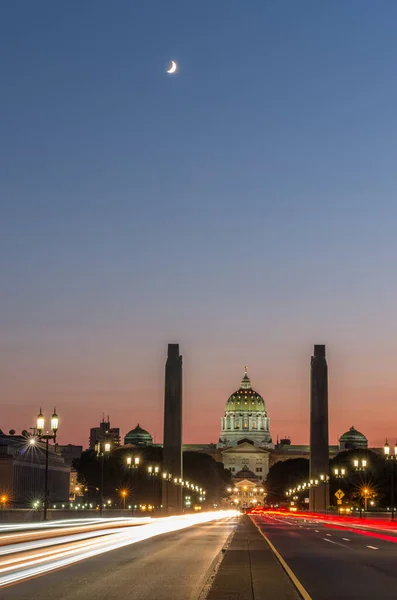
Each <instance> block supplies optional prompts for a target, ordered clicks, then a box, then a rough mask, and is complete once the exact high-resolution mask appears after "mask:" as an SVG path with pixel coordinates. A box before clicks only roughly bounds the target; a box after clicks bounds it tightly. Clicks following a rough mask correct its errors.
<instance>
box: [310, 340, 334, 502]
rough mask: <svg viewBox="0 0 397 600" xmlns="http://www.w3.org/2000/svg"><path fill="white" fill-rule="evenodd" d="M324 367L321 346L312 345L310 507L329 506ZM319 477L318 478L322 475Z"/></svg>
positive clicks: (326, 382) (324, 360) (326, 404)
mask: <svg viewBox="0 0 397 600" xmlns="http://www.w3.org/2000/svg"><path fill="white" fill-rule="evenodd" d="M328 475H329V441H328V366H327V360H326V358H325V345H323V344H318V345H315V346H314V355H313V356H312V359H311V371H310V480H311V481H312V482H313V483H312V485H311V488H310V494H309V499H310V504H309V507H310V510H312V511H325V510H326V509H327V507H328V505H329V485H328V483H326V480H327V479H328ZM321 476H322V477H323V480H322V477H321ZM316 482H317V483H316Z"/></svg>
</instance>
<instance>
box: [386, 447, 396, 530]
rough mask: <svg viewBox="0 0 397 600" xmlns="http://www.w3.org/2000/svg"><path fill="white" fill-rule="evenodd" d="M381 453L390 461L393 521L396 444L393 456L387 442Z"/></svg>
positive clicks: (392, 513)
mask: <svg viewBox="0 0 397 600" xmlns="http://www.w3.org/2000/svg"><path fill="white" fill-rule="evenodd" d="M383 452H384V455H385V459H386V460H390V461H391V519H392V521H394V463H395V461H396V460H397V442H396V443H395V444H394V454H390V446H389V444H388V442H387V440H386V442H385V445H384V447H383Z"/></svg>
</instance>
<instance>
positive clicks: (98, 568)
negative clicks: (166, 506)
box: [0, 518, 237, 600]
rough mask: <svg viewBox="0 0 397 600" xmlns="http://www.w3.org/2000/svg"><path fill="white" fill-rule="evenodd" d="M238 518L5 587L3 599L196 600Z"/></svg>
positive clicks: (161, 537) (209, 524) (126, 549)
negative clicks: (113, 599)
mask: <svg viewBox="0 0 397 600" xmlns="http://www.w3.org/2000/svg"><path fill="white" fill-rule="evenodd" d="M236 523H237V519H235V518H234V519H227V520H223V521H214V522H210V523H205V524H201V525H197V526H194V527H190V528H188V529H184V530H180V531H177V532H175V533H169V534H164V535H160V536H158V537H155V538H152V539H149V540H146V541H141V542H139V543H135V544H132V545H130V546H126V547H124V548H122V549H118V550H114V551H111V552H106V553H104V554H101V555H99V556H96V557H94V558H89V559H87V560H84V561H82V562H79V563H76V564H74V565H71V566H69V567H67V568H64V569H60V570H58V571H54V572H51V573H49V574H46V575H43V576H40V577H36V578H32V579H30V580H28V581H25V582H23V583H19V584H14V585H12V586H10V587H6V588H3V589H2V590H1V593H0V597H1V600H31V599H32V598H40V600H100V599H102V598H117V600H124V599H125V600H127V599H128V600H134V599H136V600H193V599H194V600H196V599H197V598H198V597H199V596H200V593H201V592H202V590H203V587H204V586H205V584H206V582H207V581H208V579H209V577H210V575H211V573H212V571H213V569H214V567H215V565H216V564H217V562H218V561H219V559H220V556H221V555H222V553H221V551H222V548H223V547H224V545H225V543H226V541H227V540H228V538H229V536H230V534H231V533H232V532H233V531H234V530H235V526H236Z"/></svg>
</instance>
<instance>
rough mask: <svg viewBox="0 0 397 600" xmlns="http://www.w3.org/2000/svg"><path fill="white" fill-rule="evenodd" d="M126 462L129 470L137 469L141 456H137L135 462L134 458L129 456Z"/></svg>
mask: <svg viewBox="0 0 397 600" xmlns="http://www.w3.org/2000/svg"><path fill="white" fill-rule="evenodd" d="M126 462H127V467H128V468H129V469H137V468H138V467H139V463H140V458H139V456H135V457H134V460H132V456H127V458H126Z"/></svg>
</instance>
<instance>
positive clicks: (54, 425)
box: [31, 407, 59, 521]
mask: <svg viewBox="0 0 397 600" xmlns="http://www.w3.org/2000/svg"><path fill="white" fill-rule="evenodd" d="M44 424H45V419H44V416H43V413H42V410H41V408H40V412H39V414H38V415H37V421H36V430H35V435H34V437H33V438H31V441H33V443H34V442H35V438H37V439H38V441H39V442H45V471H44V511H43V521H47V513H48V502H49V490H48V451H49V442H50V440H54V445H55V444H56V438H57V431H58V426H59V419H58V415H57V413H56V410H55V407H54V412H53V415H52V417H51V431H52V433H49V432H48V431H47V432H46V433H44Z"/></svg>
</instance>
